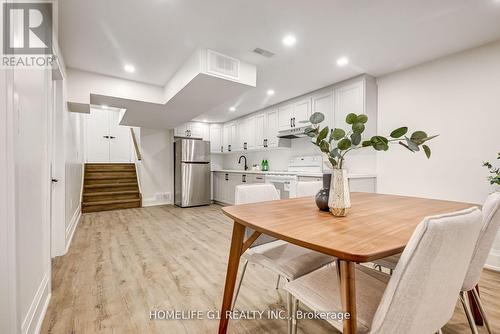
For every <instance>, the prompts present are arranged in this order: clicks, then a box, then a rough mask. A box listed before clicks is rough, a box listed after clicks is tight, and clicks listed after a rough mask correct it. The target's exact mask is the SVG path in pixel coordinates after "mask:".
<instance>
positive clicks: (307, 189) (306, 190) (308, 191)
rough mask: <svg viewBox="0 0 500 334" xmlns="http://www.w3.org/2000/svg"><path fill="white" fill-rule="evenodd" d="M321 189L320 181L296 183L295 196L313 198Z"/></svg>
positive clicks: (321, 183)
mask: <svg viewBox="0 0 500 334" xmlns="http://www.w3.org/2000/svg"><path fill="white" fill-rule="evenodd" d="M321 188H323V182H321V181H298V182H297V191H296V196H297V197H305V196H314V195H316V194H317V193H318V191H320V189H321Z"/></svg>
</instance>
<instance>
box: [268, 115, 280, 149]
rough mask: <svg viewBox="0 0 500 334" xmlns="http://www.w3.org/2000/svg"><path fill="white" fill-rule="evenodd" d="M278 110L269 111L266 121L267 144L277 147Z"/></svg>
mask: <svg viewBox="0 0 500 334" xmlns="http://www.w3.org/2000/svg"><path fill="white" fill-rule="evenodd" d="M278 128H279V126H278V111H277V110H276V109H274V110H272V111H269V112H268V113H267V122H266V139H267V142H266V146H267V147H276V146H278V140H279V139H278Z"/></svg>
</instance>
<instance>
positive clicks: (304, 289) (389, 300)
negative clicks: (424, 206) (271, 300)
mask: <svg viewBox="0 0 500 334" xmlns="http://www.w3.org/2000/svg"><path fill="white" fill-rule="evenodd" d="M481 226H482V224H481V211H480V210H479V209H477V208H470V209H467V210H462V211H459V212H453V213H449V214H445V215H439V216H433V217H427V218H425V219H424V220H423V221H422V222H421V223H420V224H419V225H418V227H417V229H416V230H415V232H414V233H413V235H412V237H411V239H410V241H409V242H408V244H407V246H406V248H405V250H404V252H403V253H402V255H401V259H400V261H399V263H398V265H397V266H396V269H395V270H394V274H393V275H392V276H390V275H387V274H383V273H380V272H378V271H375V270H373V269H370V268H367V267H364V266H361V265H356V267H355V270H356V272H355V286H356V305H357V306H356V309H357V321H358V322H357V324H358V333H368V332H369V333H376V334H400V333H405V334H431V333H436V332H440V331H441V327H442V326H444V325H445V324H446V323H447V322H448V320H449V319H450V318H451V317H452V315H453V311H454V308H455V305H456V300H457V299H456V296H457V295H458V293H459V291H460V287H461V286H462V283H463V281H464V277H465V275H466V273H467V269H468V267H469V263H470V260H471V258H472V254H473V251H474V247H475V245H476V242H477V238H478V235H479V231H480V229H481ZM285 290H287V291H288V292H289V293H290V294H291V295H292V296H293V297H294V298H295V302H294V303H293V304H294V307H293V312H292V318H293V325H292V333H295V332H296V329H297V321H296V318H297V317H296V314H297V304H298V301H299V300H300V301H301V302H302V303H304V304H305V305H306V306H307V307H309V308H311V309H313V310H316V311H340V310H342V306H341V305H342V304H341V300H340V294H339V281H338V272H337V265H336V264H331V265H328V266H325V267H323V268H321V269H318V270H316V271H314V272H312V273H310V274H308V275H305V276H303V277H301V278H299V279H297V280H295V281H292V282H290V283H287V284H286V285H285ZM330 318H331V317H330ZM327 321H328V322H329V323H330V324H332V325H333V326H334V327H335V328H337V329H338V330H340V331H342V322H341V321H337V320H334V319H327Z"/></svg>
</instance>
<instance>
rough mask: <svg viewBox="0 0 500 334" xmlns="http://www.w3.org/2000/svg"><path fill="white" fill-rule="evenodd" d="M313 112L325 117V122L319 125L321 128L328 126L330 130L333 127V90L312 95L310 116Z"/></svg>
mask: <svg viewBox="0 0 500 334" xmlns="http://www.w3.org/2000/svg"><path fill="white" fill-rule="evenodd" d="M315 112H320V113H322V114H323V115H325V120H324V121H323V122H322V123H321V127H324V126H328V127H330V128H333V127H334V123H333V112H334V107H333V89H330V90H328V91H325V92H323V93H320V94H317V95H314V96H313V97H312V110H311V114H314V113H315Z"/></svg>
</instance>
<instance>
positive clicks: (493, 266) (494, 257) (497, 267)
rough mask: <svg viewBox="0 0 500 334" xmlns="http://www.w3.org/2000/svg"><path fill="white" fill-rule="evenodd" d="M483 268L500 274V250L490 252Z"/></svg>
mask: <svg viewBox="0 0 500 334" xmlns="http://www.w3.org/2000/svg"><path fill="white" fill-rule="evenodd" d="M484 267H485V268H487V269H490V270H494V271H498V272H500V250H496V249H492V250H491V252H490V255H489V256H488V260H486V265H485V266H484Z"/></svg>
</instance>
